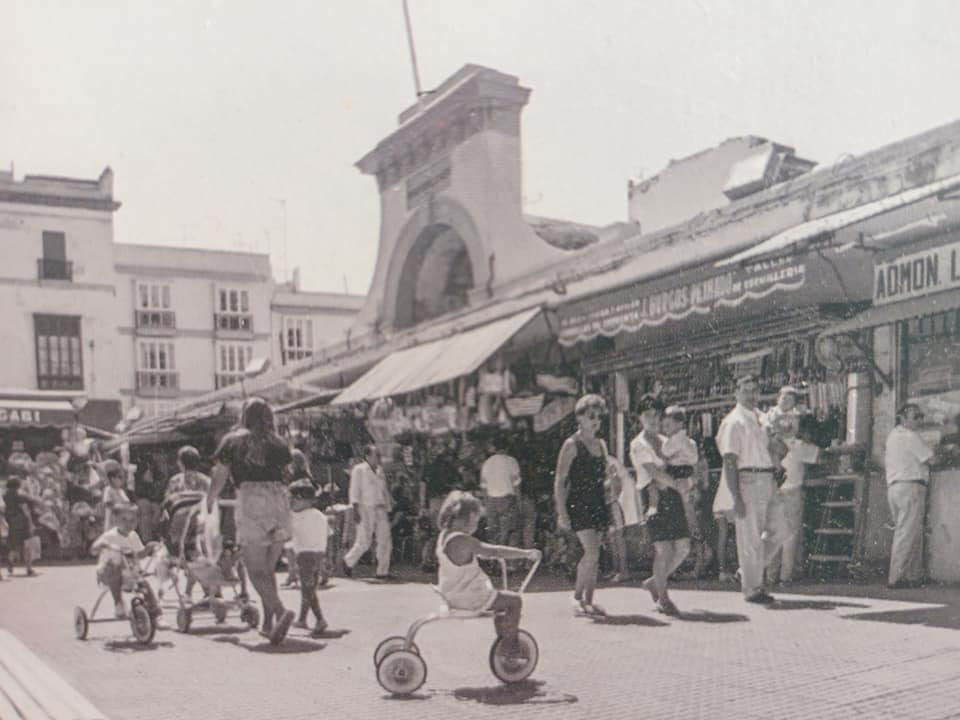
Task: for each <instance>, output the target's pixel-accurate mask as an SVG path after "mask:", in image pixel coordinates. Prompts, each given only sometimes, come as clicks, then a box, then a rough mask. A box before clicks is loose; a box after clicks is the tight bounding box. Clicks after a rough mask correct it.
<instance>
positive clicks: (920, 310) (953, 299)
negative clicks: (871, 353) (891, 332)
mask: <svg viewBox="0 0 960 720" xmlns="http://www.w3.org/2000/svg"><path fill="white" fill-rule="evenodd" d="M956 308H960V288H954V289H953V290H946V291H944V292H940V293H936V294H934V295H924V296H922V297H916V298H913V299H911V300H904V301H903V302H898V303H892V304H890V305H879V306H877V305H875V306H874V307H871V308H869V309H867V310H864V311H863V312H862V313H860V314H859V315H855V316H854V317H852V318H850V319H849V320H845V321H843V322H841V323H837V324H836V325H834V326H832V327H829V328H827V329H826V330H824V331H823V332H822V333H821V337H829V336H831V335H846V334H847V333H852V332H857V331H859V330H865V329H867V328H872V327H876V326H878V325H888V324H890V323H896V322H901V321H903V320H909V319H910V318H915V317H919V316H921V315H932V314H934V313H938V312H946V311H947V310H954V309H956Z"/></svg>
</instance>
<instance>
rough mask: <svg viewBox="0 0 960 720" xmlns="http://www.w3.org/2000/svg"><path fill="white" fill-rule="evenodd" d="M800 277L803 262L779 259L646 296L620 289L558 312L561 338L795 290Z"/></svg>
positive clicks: (567, 340) (576, 338)
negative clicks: (599, 300)
mask: <svg viewBox="0 0 960 720" xmlns="http://www.w3.org/2000/svg"><path fill="white" fill-rule="evenodd" d="M805 277H806V265H805V264H804V263H803V262H802V261H797V260H796V259H795V258H779V259H776V260H770V261H764V262H759V263H754V264H751V265H749V266H747V267H744V268H737V269H735V270H729V271H727V272H724V273H722V274H719V275H715V276H713V277H709V278H706V279H704V280H698V281H695V282H691V283H685V284H683V285H679V286H677V287H674V288H669V289H667V290H663V291H660V292H655V293H651V294H648V295H641V294H639V293H637V291H636V289H635V288H625V289H623V290H621V291H619V292H616V293H611V294H610V295H609V296H607V297H605V298H604V301H603V302H600V303H596V302H593V303H584V304H583V305H582V306H581V307H582V308H583V309H582V310H579V311H578V310H576V309H574V310H573V311H572V312H569V314H563V312H561V316H560V342H561V344H563V345H573V344H575V343H577V342H581V341H584V340H590V339H592V338H594V337H596V336H597V335H606V336H607V337H612V336H613V335H616V334H619V333H621V332H625V331H635V330H638V329H640V328H642V327H646V326H652V325H660V324H662V323H664V322H666V321H668V320H680V319H682V318H685V317H687V316H688V315H690V314H692V313H707V312H710V311H711V310H712V309H713V308H715V307H718V306H726V307H736V306H738V305H740V304H741V303H743V302H744V301H746V300H748V299H754V300H755V299H759V298H761V297H765V296H766V295H769V294H770V293H772V292H774V291H775V290H796V289H797V288H800V287H801V286H803V284H804V280H805Z"/></svg>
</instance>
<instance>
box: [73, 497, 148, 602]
mask: <svg viewBox="0 0 960 720" xmlns="http://www.w3.org/2000/svg"><path fill="white" fill-rule="evenodd" d="M113 519H114V521H115V522H116V525H115V526H114V527H112V528H110V529H109V530H107V531H106V532H105V533H103V534H102V535H101V536H100V537H98V538H97V539H96V540H94V541H93V545H91V546H90V552H91V553H94V554H97V556H98V561H97V581H98V582H100V583H102V584H103V585H106V586H107V587H108V588H109V589H110V595H111V596H112V597H113V605H114V609H115V615H116V617H117V618H125V617H126V616H127V611H126V610H125V609H124V607H123V595H122V592H123V589H124V586H125V585H126V586H127V587H128V588H129V585H130V583H131V582H132V578H130V577H129V574H128V573H127V570H126V566H125V565H124V560H123V556H124V555H126V554H131V555H133V557H134V558H137V559H139V558H144V557H146V556H147V555H149V554H150V553H152V552H153V550H154V548H155V547H156V546H157V543H156V542H148V543H147V544H146V545H144V544H143V542H141V540H140V536H139V535H137V532H136V530H134V529H133V528H134V527H136V525H137V506H136V505H133V504H131V503H126V504H120V505H115V506H114V507H113ZM143 585H144V592H145V594H146V598H147V605H148V609H149V611H150V614H151V615H153V616H154V617H157V616H159V615H160V605H159V603H158V602H157V600H156V597H154V594H153V590H152V589H151V588H150V586H149V585H148V584H147V583H143Z"/></svg>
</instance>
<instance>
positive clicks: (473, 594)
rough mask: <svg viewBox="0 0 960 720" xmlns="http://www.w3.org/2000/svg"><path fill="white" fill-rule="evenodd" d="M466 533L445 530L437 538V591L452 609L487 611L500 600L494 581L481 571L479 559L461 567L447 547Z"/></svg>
mask: <svg viewBox="0 0 960 720" xmlns="http://www.w3.org/2000/svg"><path fill="white" fill-rule="evenodd" d="M458 535H465V533H462V532H449V531H446V530H444V531H443V532H441V533H440V537H439V538H437V564H438V565H439V573H438V574H439V580H438V582H437V588H438V589H439V590H440V592H441V593H443V597H444V598H446V600H447V603H449V605H450V607H451V609H455V610H486V609H488V608H489V607H490V606H491V605H492V604H493V601H494V600H496V599H497V591H496V589H495V588H494V587H493V583H492V582H490V578H489V577H488V576H487V574H486V573H485V572H484V571H483V570H482V569H481V568H480V564H479V563H478V562H477V556H476V555H474V556H473V559H472V560H471V561H470V562H468V563H467V564H466V565H457V564H455V563H454V562H453V560H451V559H450V558H449V557H448V556H447V543H448V542H450V541H451V540H452V539H453V538H455V537H457V536H458Z"/></svg>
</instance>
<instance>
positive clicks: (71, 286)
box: [0, 277, 117, 295]
mask: <svg viewBox="0 0 960 720" xmlns="http://www.w3.org/2000/svg"><path fill="white" fill-rule="evenodd" d="M0 285H18V286H20V287H37V288H44V289H47V290H69V291H73V292H76V291H77V290H91V291H93V292H108V293H111V294H112V295H116V291H117V289H116V288H115V287H114V286H113V285H107V284H105V283H88V282H75V281H70V280H33V279H30V278H11V277H0Z"/></svg>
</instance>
